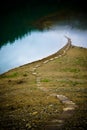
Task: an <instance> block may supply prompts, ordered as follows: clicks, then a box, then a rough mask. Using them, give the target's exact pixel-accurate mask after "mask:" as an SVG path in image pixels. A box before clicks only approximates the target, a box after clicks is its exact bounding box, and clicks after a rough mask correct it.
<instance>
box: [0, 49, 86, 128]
mask: <svg viewBox="0 0 87 130" xmlns="http://www.w3.org/2000/svg"><path fill="white" fill-rule="evenodd" d="M55 55H56V54H55ZM51 57H54V55H52V56H51ZM47 59H49V57H48V58H47ZM44 60H45V59H43V60H41V61H37V62H34V63H31V64H27V65H24V66H21V67H19V68H16V69H13V70H11V71H9V72H7V73H5V74H3V75H1V76H0V129H1V130H26V129H32V130H34V129H35V130H39V129H40V130H41V129H42V130H43V129H44V126H45V125H46V123H47V122H49V121H50V120H51V119H57V118H58V117H59V116H60V115H61V113H62V108H63V104H62V103H61V102H60V101H59V100H58V99H57V98H56V97H54V96H51V94H53V93H56V94H62V95H65V96H67V97H68V98H69V99H70V100H72V101H73V102H75V103H76V104H77V106H78V108H77V109H76V112H75V114H74V116H73V117H72V118H71V119H67V120H66V122H65V126H66V127H65V126H64V128H63V130H64V129H66V130H73V129H74V130H77V129H78V130H84V128H85V126H86V121H87V120H86V117H87V113H86V108H87V105H86V99H87V94H86V91H87V49H84V48H79V47H75V46H73V47H71V48H70V49H69V50H68V52H67V53H66V55H64V56H62V57H60V58H58V59H55V60H53V61H50V62H49V63H47V64H42V65H41V66H40V67H39V68H38V69H37V73H38V75H39V77H40V78H41V86H40V87H43V88H46V90H47V91H43V90H41V89H40V88H39V87H37V84H36V77H35V76H34V75H32V69H33V67H35V66H36V65H37V64H41V63H43V61H44Z"/></svg>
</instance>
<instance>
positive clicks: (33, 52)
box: [0, 26, 87, 74]
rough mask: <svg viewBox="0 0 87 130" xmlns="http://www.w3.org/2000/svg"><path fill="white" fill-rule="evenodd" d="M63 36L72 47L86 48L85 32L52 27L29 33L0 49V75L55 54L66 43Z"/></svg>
mask: <svg viewBox="0 0 87 130" xmlns="http://www.w3.org/2000/svg"><path fill="white" fill-rule="evenodd" d="M65 35H66V36H68V37H70V38H71V40H72V43H73V45H76V46H81V47H86V48H87V31H84V30H77V29H71V28H70V27H69V26H60V27H58V26H53V27H51V28H50V29H49V30H45V31H43V32H40V31H35V32H31V34H30V33H29V34H27V35H25V36H24V37H23V38H21V39H18V40H15V42H14V43H13V44H10V43H8V44H7V45H5V46H3V47H2V48H1V50H0V74H1V73H4V72H6V71H8V70H10V69H12V68H15V67H18V66H20V65H24V64H26V63H30V62H33V61H36V60H39V59H42V58H44V57H46V56H48V55H50V54H53V53H55V52H56V51H58V50H59V49H60V48H62V47H63V46H64V45H65V44H66V43H67V39H66V38H65V37H64V36H65Z"/></svg>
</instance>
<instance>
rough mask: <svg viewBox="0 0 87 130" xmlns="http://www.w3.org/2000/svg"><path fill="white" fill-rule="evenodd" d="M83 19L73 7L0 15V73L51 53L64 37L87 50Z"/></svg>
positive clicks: (61, 45)
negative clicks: (71, 8)
mask: <svg viewBox="0 0 87 130" xmlns="http://www.w3.org/2000/svg"><path fill="white" fill-rule="evenodd" d="M55 11H57V13H53V12H55ZM48 14H51V15H48ZM85 16H87V15H84V13H81V12H80V13H79V12H78V10H77V8H76V10H75V9H74V8H73V10H70V8H67V7H66V8H65V7H64V6H63V7H62V6H61V7H60V6H53V5H52V6H50V8H48V6H46V5H44V6H43V5H42V6H37V7H36V6H34V7H30V6H26V8H21V9H20V8H18V9H17V10H16V9H15V10H13V11H12V12H10V13H8V14H6V15H5V16H4V15H2V16H0V18H1V20H0V74H1V73H4V72H6V71H8V70H10V69H12V68H15V67H18V66H20V65H24V64H26V63H30V62H33V61H36V60H38V59H42V58H44V57H46V56H48V55H50V54H53V53H55V52H56V51H58V50H59V49H60V48H62V47H63V46H64V45H65V44H66V42H67V39H66V38H65V37H64V36H65V35H66V36H68V37H70V38H71V40H72V43H73V44H74V45H76V46H82V47H87V24H86V23H87V19H85ZM50 24H51V25H50ZM49 25H50V26H49ZM47 28H48V29H47Z"/></svg>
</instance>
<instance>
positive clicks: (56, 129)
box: [32, 36, 77, 130]
mask: <svg viewBox="0 0 87 130" xmlns="http://www.w3.org/2000/svg"><path fill="white" fill-rule="evenodd" d="M65 38H67V46H66V47H65V49H64V50H63V53H62V54H61V55H60V54H58V55H57V56H55V57H53V58H50V59H49V60H45V61H43V62H42V63H41V64H37V65H36V66H35V67H33V68H32V75H34V76H35V78H36V85H37V88H38V89H40V90H42V91H44V92H49V90H48V89H47V88H45V87H43V86H42V85H41V77H40V74H39V73H37V69H38V68H40V67H41V66H42V65H44V64H47V63H49V62H51V61H53V60H55V59H58V58H60V57H62V56H64V55H65V54H66V52H67V51H68V50H69V48H70V47H71V46H72V44H71V43H72V42H71V39H70V38H69V37H67V36H65ZM49 96H54V97H56V98H57V99H58V100H60V102H61V103H62V104H63V106H64V108H63V111H62V113H61V115H60V116H59V117H58V119H55V120H51V121H50V122H49V124H48V125H46V126H45V128H44V130H49V129H50V130H61V128H62V126H63V125H64V121H65V120H66V119H67V118H70V117H71V116H72V115H73V113H74V110H75V108H76V107H77V106H76V104H75V103H74V102H73V101H71V100H69V99H68V97H66V96H64V95H58V94H56V93H52V94H50V95H49Z"/></svg>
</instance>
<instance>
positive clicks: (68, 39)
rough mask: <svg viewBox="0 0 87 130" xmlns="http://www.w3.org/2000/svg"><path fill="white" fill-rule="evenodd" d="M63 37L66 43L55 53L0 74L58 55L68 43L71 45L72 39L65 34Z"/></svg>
mask: <svg viewBox="0 0 87 130" xmlns="http://www.w3.org/2000/svg"><path fill="white" fill-rule="evenodd" d="M65 38H66V39H67V43H66V44H65V46H63V47H62V48H61V49H59V50H58V51H57V52H55V53H53V54H51V55H49V56H47V57H44V58H42V59H39V60H36V61H33V62H30V63H26V64H23V65H20V66H18V67H15V68H12V69H10V70H7V71H6V72H4V73H1V74H0V76H1V75H4V74H6V73H8V72H9V71H12V70H15V69H18V68H20V67H24V66H27V65H31V64H34V63H38V62H44V61H45V60H48V59H49V58H53V57H55V56H56V55H60V54H61V53H63V51H64V50H65V49H66V48H67V47H68V46H69V45H70V46H72V41H71V39H70V38H69V37H67V36H65Z"/></svg>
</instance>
